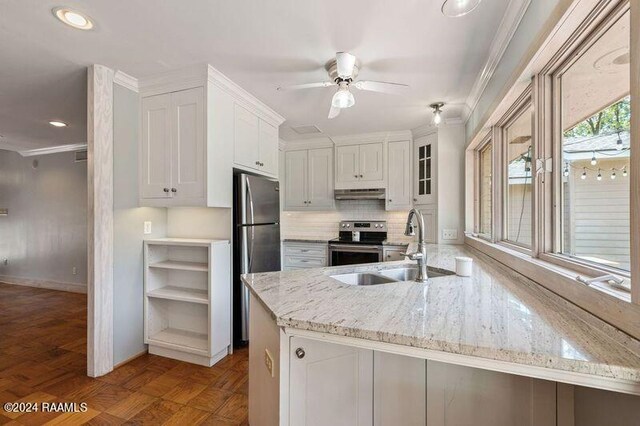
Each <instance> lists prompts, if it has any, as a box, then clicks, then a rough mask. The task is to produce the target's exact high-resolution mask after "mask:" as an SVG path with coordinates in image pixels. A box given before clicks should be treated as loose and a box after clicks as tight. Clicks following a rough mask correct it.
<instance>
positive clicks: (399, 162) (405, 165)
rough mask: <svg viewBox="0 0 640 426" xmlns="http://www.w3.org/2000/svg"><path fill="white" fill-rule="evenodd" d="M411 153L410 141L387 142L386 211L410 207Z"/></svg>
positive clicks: (411, 195)
mask: <svg viewBox="0 0 640 426" xmlns="http://www.w3.org/2000/svg"><path fill="white" fill-rule="evenodd" d="M411 151H412V149H411V141H401V142H389V161H388V164H389V170H388V184H387V210H396V209H406V208H410V207H411V204H412V198H413V191H412V186H411V182H412V174H411V170H412V167H411Z"/></svg>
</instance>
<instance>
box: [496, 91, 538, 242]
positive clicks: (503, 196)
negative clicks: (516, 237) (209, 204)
mask: <svg viewBox="0 0 640 426" xmlns="http://www.w3.org/2000/svg"><path fill="white" fill-rule="evenodd" d="M530 108H531V109H532V110H533V116H532V117H531V118H532V121H531V185H532V189H531V191H532V192H531V195H532V196H531V234H532V235H531V247H527V246H526V245H524V244H518V243H517V242H514V241H511V240H509V239H507V234H508V231H507V230H508V229H509V223H508V209H509V206H508V205H507V194H508V189H509V187H508V185H509V163H508V161H507V159H508V158H509V154H508V150H509V144H508V143H507V141H506V137H505V134H506V132H507V129H508V127H509V126H510V125H511V124H513V123H514V122H515V121H516V120H518V119H519V118H520V117H522V115H523V114H525V113H526V112H527V110H528V109H530ZM535 116H536V113H535V104H534V99H533V84H529V85H528V86H527V88H526V89H525V90H524V91H523V93H522V94H521V95H520V96H519V97H518V99H516V101H515V102H514V103H513V104H512V105H511V107H510V108H509V109H508V110H507V112H506V113H505V114H504V115H503V116H502V118H501V119H500V120H499V121H498V123H497V124H496V126H495V127H496V131H495V132H494V133H496V134H497V135H498V137H499V138H498V144H495V143H494V149H495V150H496V151H499V152H500V155H499V158H498V161H497V162H496V163H494V182H493V183H494V185H495V186H497V187H499V188H500V190H499V193H498V194H497V195H498V196H497V197H496V198H495V201H496V204H497V209H495V210H494V214H496V213H497V214H498V216H494V227H495V224H497V225H498V226H499V230H498V232H496V233H495V234H496V236H495V237H494V241H495V242H496V243H498V244H500V245H503V246H505V247H507V248H509V249H512V250H516V251H518V252H520V253H524V254H529V255H533V253H534V247H535V232H536V223H535V217H536V216H535V215H534V207H535V203H534V201H535V200H534V199H535V197H534V194H535V183H534V182H535V181H536V170H535V169H536V168H535V158H537V154H536V152H537V148H536V139H537V138H536V133H537V132H536V131H535ZM495 172H497V173H495ZM495 175H497V176H495Z"/></svg>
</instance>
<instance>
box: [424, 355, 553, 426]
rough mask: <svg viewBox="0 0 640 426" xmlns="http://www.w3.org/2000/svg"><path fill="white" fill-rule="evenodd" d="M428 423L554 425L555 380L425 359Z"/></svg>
mask: <svg viewBox="0 0 640 426" xmlns="http://www.w3.org/2000/svg"><path fill="white" fill-rule="evenodd" d="M426 380H427V424H429V425H430V426H454V425H455V426H457V425H471V424H475V425H492V426H512V425H522V426H547V425H548V426H552V425H555V424H556V383H555V382H551V381H546V380H539V379H533V378H530V377H524V376H516V375H513V374H506V373H498V372H494V371H487V370H480V369H477V368H470V367H463V366H459V365H452V364H444V363H440V362H435V361H427V379H426Z"/></svg>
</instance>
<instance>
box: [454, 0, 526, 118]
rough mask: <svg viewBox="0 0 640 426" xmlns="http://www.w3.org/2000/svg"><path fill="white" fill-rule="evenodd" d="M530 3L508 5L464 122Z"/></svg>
mask: <svg viewBox="0 0 640 426" xmlns="http://www.w3.org/2000/svg"><path fill="white" fill-rule="evenodd" d="M530 3H531V0H512V1H510V2H509V4H508V5H507V10H506V11H505V13H504V16H503V17H502V21H500V25H499V26H498V31H497V32H496V35H495V36H494V37H493V41H492V42H491V48H490V50H489V57H488V58H487V62H486V63H485V65H484V67H483V68H482V71H481V72H480V74H478V77H477V78H476V81H475V83H474V84H473V87H472V88H471V92H470V93H469V96H468V97H467V100H466V104H467V108H466V111H465V114H464V116H463V118H462V121H463V123H466V122H467V120H468V119H469V117H470V116H471V113H472V112H473V110H475V108H476V106H477V105H478V102H479V101H480V98H481V97H482V94H483V93H484V90H485V89H486V87H487V85H488V84H489V81H491V77H493V74H494V72H495V71H496V68H497V67H498V64H499V63H500V60H501V59H502V57H503V56H504V53H505V51H506V50H507V47H508V46H509V43H510V42H511V39H512V38H513V36H514V35H515V33H516V30H517V29H518V26H519V25H520V21H522V18H523V17H524V14H525V12H526V11H527V9H528V8H529V4H530Z"/></svg>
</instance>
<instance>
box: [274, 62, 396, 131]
mask: <svg viewBox="0 0 640 426" xmlns="http://www.w3.org/2000/svg"><path fill="white" fill-rule="evenodd" d="M325 69H326V70H327V72H328V73H329V78H330V79H331V81H321V82H318V83H306V84H296V85H293V86H283V87H278V90H299V89H312V88H315V87H331V86H334V85H337V86H338V90H337V91H336V93H335V94H334V95H333V98H332V99H331V108H330V109H329V118H334V117H336V116H337V115H338V114H340V110H341V109H342V108H350V107H352V106H353V105H354V104H355V103H356V99H355V98H354V97H353V93H351V90H350V89H351V87H355V88H356V89H358V90H370V91H373V92H382V93H394V91H393V89H394V88H400V87H409V86H408V85H406V84H400V83H389V82H385V81H366V80H359V81H354V80H355V79H356V77H357V76H358V70H359V63H358V61H357V60H356V57H355V56H353V55H352V54H350V53H346V52H338V53H336V57H335V59H332V60H330V61H329V62H327V65H326V66H325Z"/></svg>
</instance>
